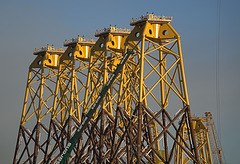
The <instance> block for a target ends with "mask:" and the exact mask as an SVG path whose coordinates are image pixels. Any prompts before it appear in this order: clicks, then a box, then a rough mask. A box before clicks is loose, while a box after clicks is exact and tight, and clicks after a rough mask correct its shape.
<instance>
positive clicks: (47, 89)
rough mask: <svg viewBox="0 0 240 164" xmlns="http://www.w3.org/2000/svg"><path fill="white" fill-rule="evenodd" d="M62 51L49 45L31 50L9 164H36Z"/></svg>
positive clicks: (40, 155)
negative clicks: (12, 156)
mask: <svg viewBox="0 0 240 164" xmlns="http://www.w3.org/2000/svg"><path fill="white" fill-rule="evenodd" d="M63 52H64V49H62V48H60V49H58V48H54V47H53V46H49V45H48V46H47V47H42V48H40V49H35V50H34V52H33V53H34V55H37V57H36V58H35V60H34V61H33V62H32V63H31V65H30V67H29V73H28V79H27V86H26V93H25V98H24V104H23V110H22V117H21V122H20V127H19V132H18V137H17V145H16V149H15V154H14V159H13V163H37V162H39V161H40V160H42V159H43V156H44V154H45V150H44V149H45V146H46V134H48V127H47V126H46V123H47V122H49V118H50V115H51V112H52V102H53V97H54V92H55V90H54V88H55V85H56V78H57V70H58V60H59V57H60V56H61V55H62V54H63Z"/></svg>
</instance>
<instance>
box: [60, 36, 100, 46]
mask: <svg viewBox="0 0 240 164" xmlns="http://www.w3.org/2000/svg"><path fill="white" fill-rule="evenodd" d="M95 42H96V41H95V40H94V39H85V38H84V36H83V37H80V36H78V37H77V38H72V39H70V40H65V41H64V42H63V45H64V46H66V45H68V44H70V43H93V44H94V43H95Z"/></svg>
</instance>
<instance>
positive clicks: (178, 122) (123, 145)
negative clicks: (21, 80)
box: [13, 13, 212, 164]
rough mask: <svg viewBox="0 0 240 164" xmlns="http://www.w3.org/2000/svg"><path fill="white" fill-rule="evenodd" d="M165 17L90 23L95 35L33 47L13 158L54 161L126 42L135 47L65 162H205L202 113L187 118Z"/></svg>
mask: <svg viewBox="0 0 240 164" xmlns="http://www.w3.org/2000/svg"><path fill="white" fill-rule="evenodd" d="M171 21H172V18H171V17H165V16H156V15H154V14H148V13H147V14H146V15H143V16H141V17H139V18H136V19H132V20H131V21H130V25H131V26H133V27H134V28H133V29H132V30H130V29H126V28H124V29H122V28H117V27H116V26H111V25H110V27H109V28H104V29H102V30H97V31H96V32H95V36H96V37H98V40H97V41H96V42H94V41H93V40H87V39H85V38H84V37H79V36H78V37H77V38H73V39H71V40H67V41H65V42H64V46H65V47H67V49H66V50H64V49H56V48H54V47H53V46H47V47H46V48H41V49H38V50H34V54H35V55H37V57H36V59H35V60H34V61H33V63H32V64H31V65H30V67H29V74H28V82H27V87H26V95H25V99H24V105H23V112H22V117H21V122H20V127H19V133H18V138H17V145H16V150H15V155H14V160H13V163H34V164H35V163H55V162H56V160H57V158H58V157H59V156H60V155H61V153H62V152H63V151H64V148H65V147H67V146H68V145H67V143H68V141H69V140H70V138H71V135H72V134H73V133H74V132H75V130H76V129H77V127H78V126H79V125H80V124H81V120H82V119H83V118H84V117H89V116H88V115H87V113H88V112H89V108H90V107H91V106H92V105H93V104H94V102H95V101H96V99H97V98H98V97H99V94H100V92H101V90H102V89H103V87H104V86H105V85H106V84H107V83H108V80H109V77H110V76H111V75H112V74H113V73H114V71H115V69H116V67H117V65H118V64H119V63H120V61H121V59H122V58H123V56H124V55H125V53H126V52H127V49H128V50H130V51H132V52H134V54H133V55H132V56H130V57H129V58H128V60H127V62H126V63H125V65H124V66H123V69H122V71H121V73H120V75H119V76H118V77H117V78H116V80H115V82H114V83H113V85H112V86H111V87H110V89H109V90H108V91H107V94H106V96H105V97H104V99H103V101H102V102H101V105H100V106H99V107H98V110H97V112H96V113H94V117H93V119H91V120H90V122H89V124H88V125H89V126H88V127H87V128H86V130H84V132H83V134H82V136H81V137H80V139H79V141H78V142H77V145H76V146H75V147H74V149H73V150H74V151H73V152H72V153H71V154H70V156H69V157H68V163H158V164H163V163H166V164H167V163H175V164H185V163H190V162H192V163H199V164H200V163H202V164H205V163H206V164H212V157H211V151H210V145H209V136H208V128H207V127H206V126H205V124H204V122H205V121H206V120H205V119H203V118H193V119H192V117H191V113H190V107H189V98H188V93H187V85H186V80H185V73H184V66H183V57H182V50H181V43H180V36H179V34H178V33H177V32H176V31H175V30H174V28H173V27H172V26H171V24H170V23H171ZM100 96H101V95H100ZM176 111H177V112H176ZM174 113H175V115H174ZM171 115H172V116H171ZM49 120H50V121H49ZM83 122H84V121H83ZM46 123H48V124H49V126H48V127H46V126H45V124H46ZM32 125H35V126H34V127H33V128H32ZM28 128H30V129H32V130H31V131H29V130H28ZM40 133H44V135H42V137H41V138H40V136H41V135H40ZM21 143H22V144H21Z"/></svg>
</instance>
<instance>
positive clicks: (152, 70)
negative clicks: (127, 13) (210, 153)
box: [116, 14, 198, 163]
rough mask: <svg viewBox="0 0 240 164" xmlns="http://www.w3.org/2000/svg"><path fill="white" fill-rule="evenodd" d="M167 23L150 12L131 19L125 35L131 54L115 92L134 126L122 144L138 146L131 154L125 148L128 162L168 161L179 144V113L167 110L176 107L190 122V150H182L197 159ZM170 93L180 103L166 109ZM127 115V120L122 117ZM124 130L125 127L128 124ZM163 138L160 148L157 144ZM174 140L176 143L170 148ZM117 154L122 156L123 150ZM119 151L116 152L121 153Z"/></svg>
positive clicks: (177, 49)
mask: <svg viewBox="0 0 240 164" xmlns="http://www.w3.org/2000/svg"><path fill="white" fill-rule="evenodd" d="M171 21H172V18H171V17H165V16H155V15H154V14H147V15H144V16H141V17H139V18H136V19H132V20H131V21H130V25H132V26H134V29H133V30H132V31H131V33H130V34H129V36H128V37H127V39H126V41H125V47H131V49H132V50H133V51H134V52H135V55H134V56H133V57H132V58H131V61H129V62H127V63H126V64H125V66H124V69H123V71H122V76H121V77H122V80H121V84H120V89H119V94H118V95H119V97H118V108H119V109H120V108H122V109H124V110H125V111H127V112H128V113H129V114H130V116H131V119H132V124H133V125H134V124H135V125H136V126H135V127H134V126H133V127H134V128H133V130H132V132H131V131H130V132H129V133H132V134H131V135H129V136H128V137H129V139H128V140H129V141H128V142H129V143H126V147H128V146H127V145H128V144H129V145H132V144H134V142H135V146H136V149H135V151H136V152H135V155H134V154H132V155H130V154H131V151H134V148H130V149H129V150H127V151H128V152H125V153H126V154H128V155H127V157H126V158H127V161H128V162H131V161H137V162H140V161H142V160H146V161H149V162H153V163H156V162H157V163H169V162H170V161H171V160H172V157H173V152H174V150H175V148H174V147H175V145H177V144H180V143H179V142H177V141H176V140H175V137H173V136H178V135H180V134H179V133H178V130H177V128H178V127H177V125H176V124H178V123H176V120H177V118H178V117H179V115H177V116H176V117H173V118H171V117H170V114H169V113H168V112H169V111H170V110H172V111H174V108H175V110H178V109H179V108H181V111H180V113H184V115H185V116H186V117H185V118H184V119H186V120H187V121H188V123H189V125H188V127H189V128H190V131H191V134H190V136H191V139H192V140H191V141H190V142H191V148H189V147H187V148H186V149H185V148H184V152H185V153H187V154H188V155H189V156H191V158H192V159H194V160H195V161H194V162H198V153H197V150H196V145H195V140H194V139H195V137H194V133H193V131H192V130H191V129H192V123H191V114H190V110H189V99H188V93H187V87H186V80H185V74H184V67H183V59H182V51H181V44H180V36H179V35H178V33H177V32H176V31H175V30H174V28H173V27H172V26H171V25H170V22H171ZM133 43H134V44H133ZM133 61H134V62H133ZM170 95H172V97H174V95H175V96H176V97H177V98H175V101H176V102H175V104H178V105H174V106H170V107H171V108H172V109H170V110H169V109H168V110H167V107H168V104H169V103H168V102H169V97H170ZM172 97H171V98H172ZM173 101H174V99H173ZM124 102H127V104H124ZM173 107H174V108H173ZM134 117H135V118H134ZM121 119H123V118H121ZM129 119H130V118H126V121H127V120H129ZM125 128H126V129H125V130H126V131H128V129H127V126H126V127H125ZM121 131H122V130H121ZM123 132H124V131H123ZM123 132H122V133H123ZM144 136H148V137H147V138H146V137H144ZM161 140H162V141H163V146H162V147H161V145H159V142H160V141H161ZM172 142H173V143H174V144H173V146H172V147H170V143H172ZM169 147H170V148H169ZM183 147H184V146H183ZM126 149H127V148H126ZM189 151H192V152H191V153H189ZM149 152H151V153H150V154H151V157H149ZM119 153H120V154H122V155H123V152H119ZM120 154H119V155H118V156H121V155H120ZM116 156H117V155H116ZM131 156H134V157H131ZM161 161H162V162H161Z"/></svg>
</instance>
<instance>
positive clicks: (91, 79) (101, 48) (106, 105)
mask: <svg viewBox="0 0 240 164" xmlns="http://www.w3.org/2000/svg"><path fill="white" fill-rule="evenodd" d="M130 31H131V30H129V29H121V28H117V27H116V26H111V25H110V27H109V28H104V29H102V30H98V31H96V32H95V36H96V37H99V38H98V40H97V41H96V44H95V45H94V46H93V48H92V49H91V56H90V65H89V72H88V79H87V84H86V85H87V86H86V88H87V89H86V94H85V101H84V111H83V112H84V113H87V110H88V109H89V107H90V106H91V105H92V104H93V103H94V101H95V99H96V98H97V96H98V95H99V93H100V91H101V89H102V87H103V86H104V85H105V84H106V83H107V81H108V77H109V76H110V75H111V74H112V73H113V72H114V70H115V69H116V66H117V65H118V63H119V62H120V61H121V59H122V55H123V53H124V48H125V46H124V43H125V40H126V38H127V36H128V35H129V33H130ZM115 83H116V84H117V85H115V86H114V85H113V87H112V88H111V89H110V90H109V92H108V94H107V95H106V97H105V100H104V101H103V102H102V105H101V108H102V109H104V110H106V112H107V113H108V114H110V115H111V116H113V112H114V111H115V110H116V102H117V97H116V96H117V93H118V90H119V83H120V82H119V79H117V80H116V82H115ZM97 116H98V113H96V114H95V118H96V117H97Z"/></svg>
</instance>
